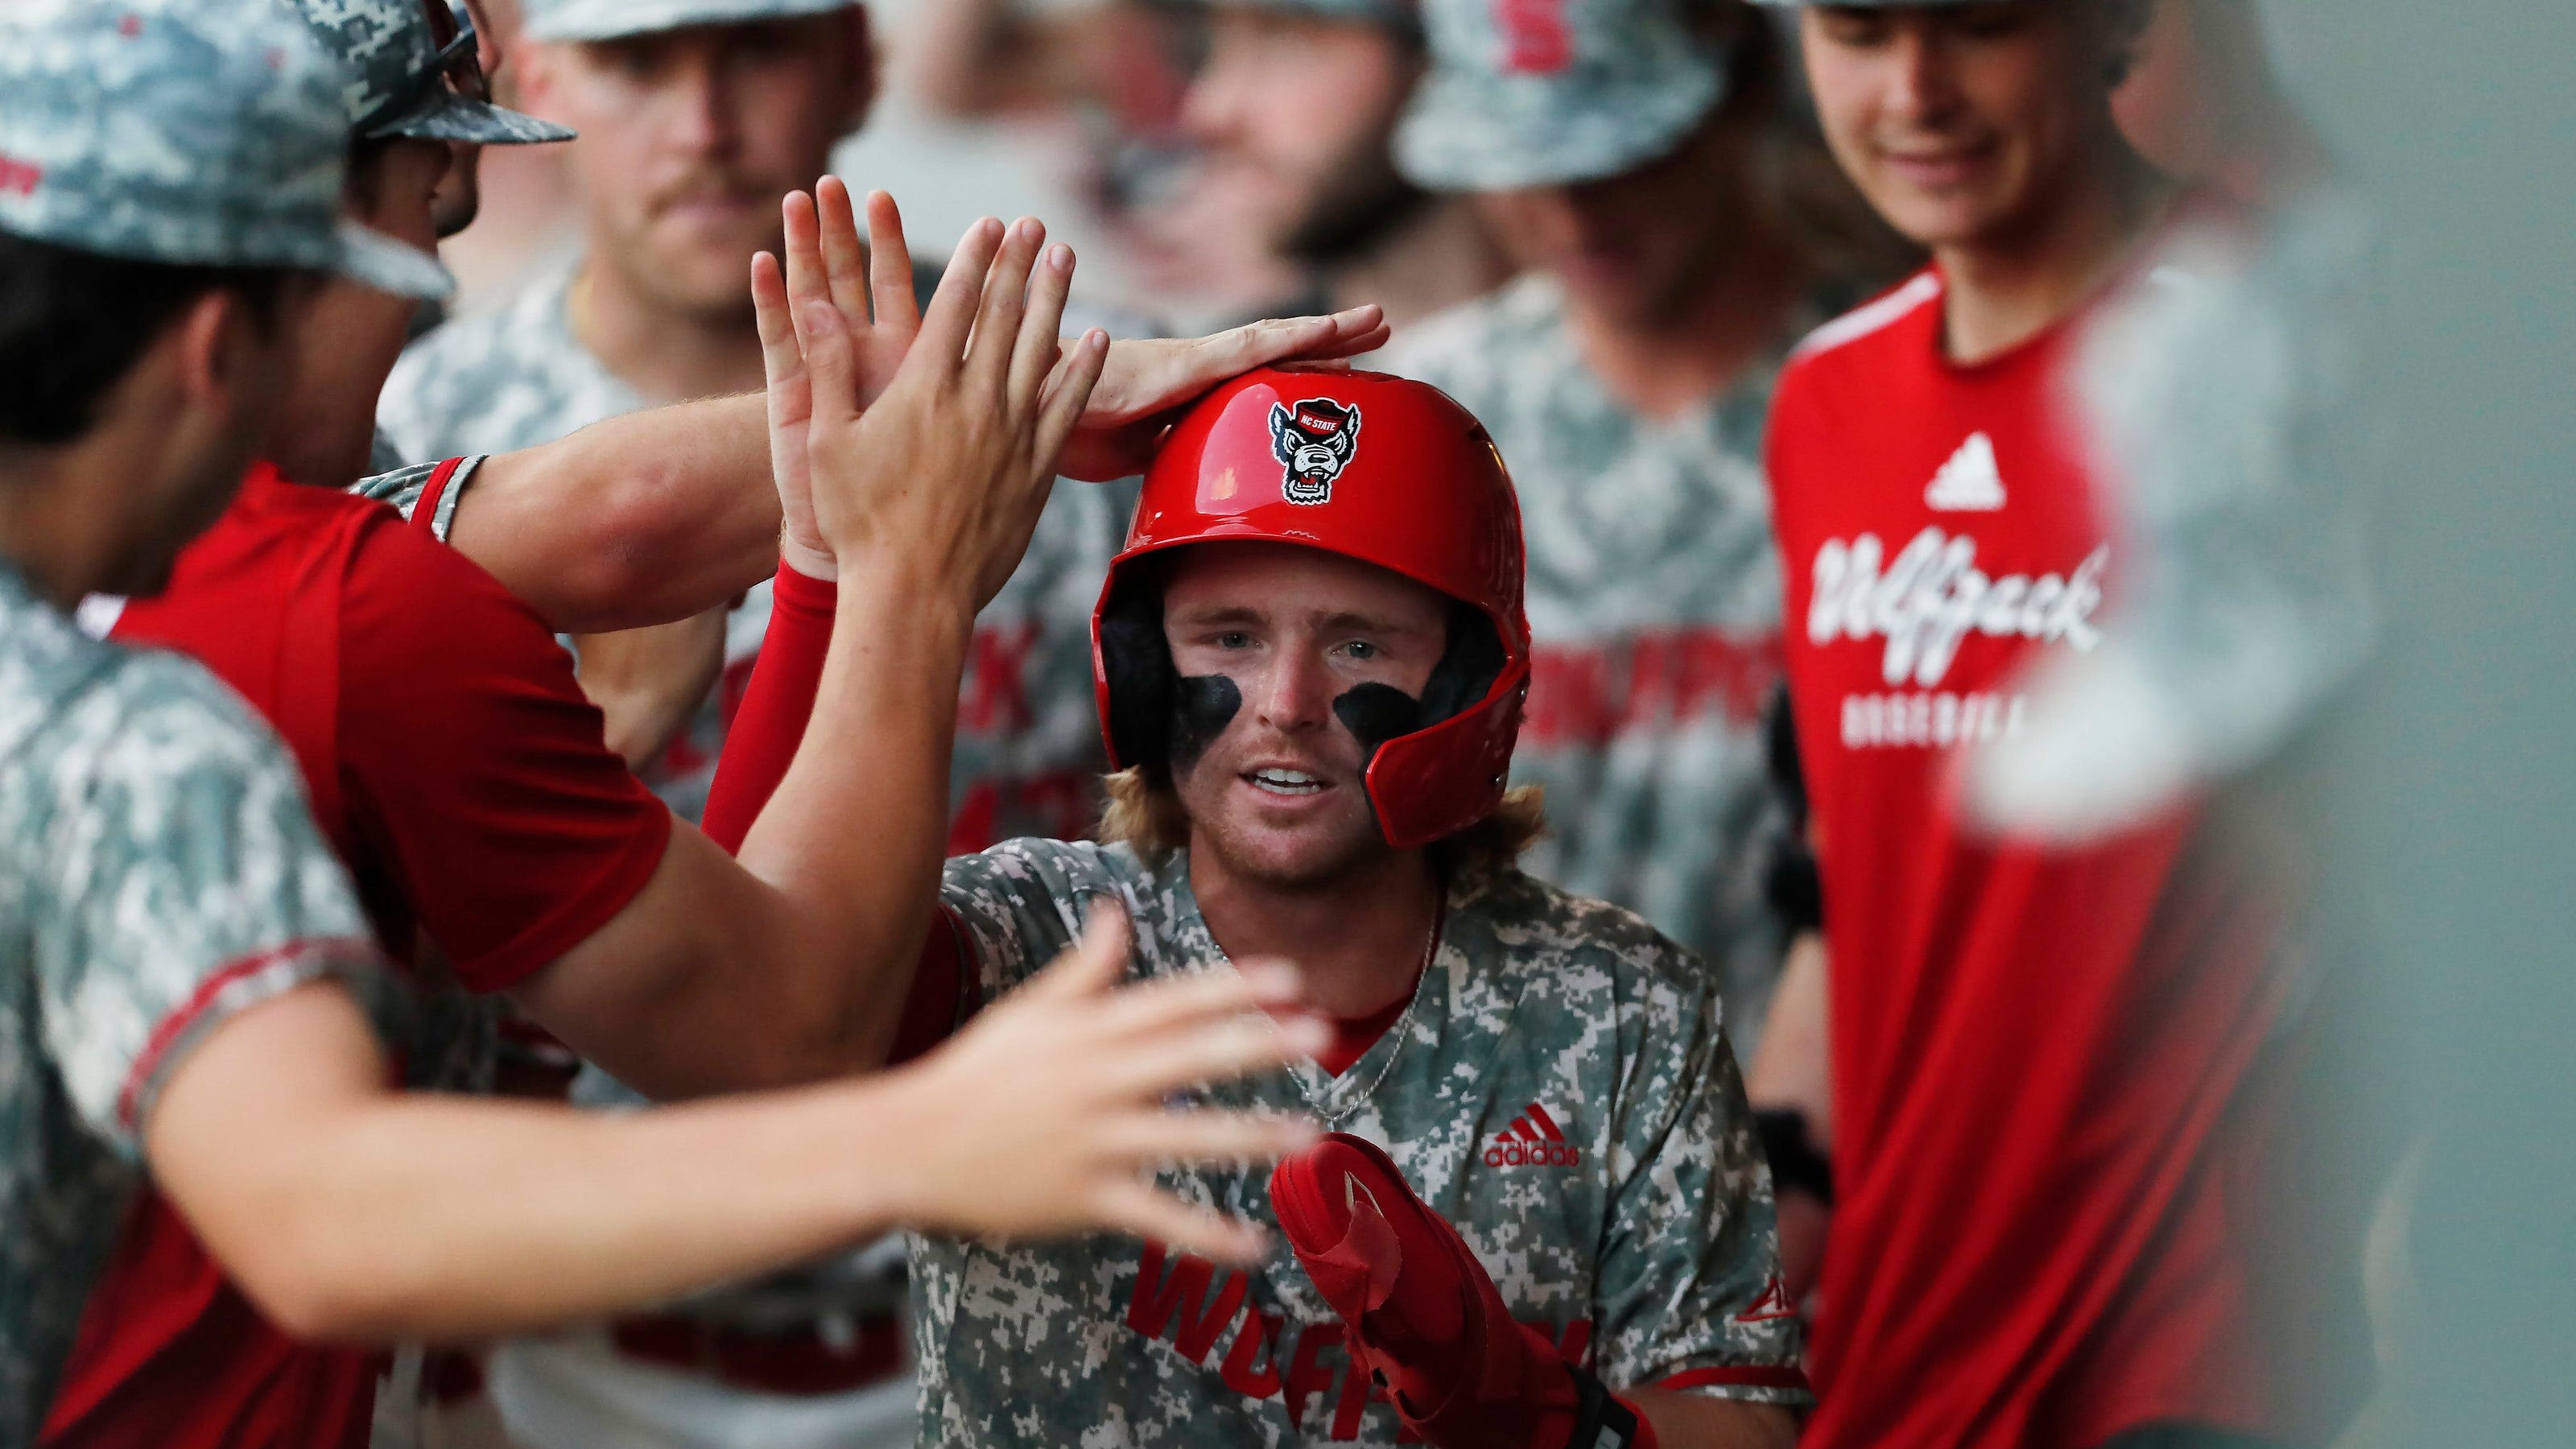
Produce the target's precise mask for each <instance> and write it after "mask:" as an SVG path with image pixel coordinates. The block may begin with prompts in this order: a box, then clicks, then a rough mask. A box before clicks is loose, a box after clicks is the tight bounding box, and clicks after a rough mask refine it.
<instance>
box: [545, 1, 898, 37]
mask: <svg viewBox="0 0 2576 1449" xmlns="http://www.w3.org/2000/svg"><path fill="white" fill-rule="evenodd" d="M861 3H862V0H522V3H521V5H520V7H519V8H520V12H521V15H520V21H521V24H522V25H523V26H524V27H525V29H526V31H527V35H528V38H529V39H531V40H615V39H617V38H618V37H620V36H626V35H650V34H652V33H654V32H655V31H660V30H685V29H687V28H689V27H690V26H693V25H746V24H749V23H751V22H753V21H757V20H791V19H794V18H796V17H798V16H801V15H826V14H829V13H831V12H832V11H835V10H850V9H855V8H857V6H858V5H859V4H861Z"/></svg>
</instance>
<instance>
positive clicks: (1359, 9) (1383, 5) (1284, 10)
mask: <svg viewBox="0 0 2576 1449" xmlns="http://www.w3.org/2000/svg"><path fill="white" fill-rule="evenodd" d="M1192 3H1193V4H1195V5H1196V6H1197V7H1198V8H1200V9H1203V10H1268V11H1273V12H1276V13H1279V14H1283V15H1304V16H1309V17H1312V18H1313V19H1316V20H1339V21H1347V22H1350V23H1352V24H1361V25H1376V26H1381V27H1383V28H1385V29H1388V30H1393V31H1397V32H1399V33H1401V34H1405V35H1415V36H1418V35H1420V34H1421V33H1422V5H1421V3H1420V0H1192Z"/></svg>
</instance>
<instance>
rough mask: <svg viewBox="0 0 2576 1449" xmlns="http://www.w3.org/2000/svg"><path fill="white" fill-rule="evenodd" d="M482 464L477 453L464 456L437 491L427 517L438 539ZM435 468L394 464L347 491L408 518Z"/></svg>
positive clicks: (441, 538)
mask: <svg viewBox="0 0 2576 1449" xmlns="http://www.w3.org/2000/svg"><path fill="white" fill-rule="evenodd" d="M377 441H378V442H379V443H380V444H381V443H382V442H383V434H381V433H380V434H378V435H377ZM377 452H378V454H379V457H378V458H377V461H378V462H382V461H383V458H382V456H381V454H382V452H383V449H382V448H381V447H379V448H378V449H377ZM441 461H444V460H441ZM397 462H399V460H397ZM482 464H483V459H482V456H481V455H480V454H477V455H476V456H474V457H470V458H467V459H465V460H464V461H463V462H462V463H460V464H459V465H458V466H457V469H456V474H455V476H454V477H452V478H450V479H449V480H448V482H447V491H446V492H444V493H442V494H440V495H439V498H438V512H437V514H436V515H435V516H434V517H432V518H431V519H430V521H429V533H430V536H431V537H432V538H435V539H437V540H438V541H439V542H440V543H445V542H447V535H448V532H449V531H450V530H452V529H453V528H455V527H456V504H457V501H458V500H459V499H461V498H463V497H464V496H465V485H466V484H467V483H468V482H469V481H471V480H472V479H473V477H474V470H475V469H476V468H479V467H481V466H482ZM437 471H438V464H437V463H414V464H412V465H411V466H410V467H407V468H406V467H401V466H396V467H394V468H393V469H391V470H390V471H387V472H383V473H378V474H375V475H373V476H372V477H366V478H361V479H359V480H358V481H357V482H355V483H352V484H350V485H349V491H350V492H352V493H355V494H357V495H358V496H359V497H361V498H372V499H374V500H376V501H377V502H378V503H383V504H388V505H390V506H391V507H392V508H393V511H394V512H396V513H399V514H401V515H402V516H403V517H404V518H406V519H408V518H410V517H411V516H412V515H413V514H414V513H416V512H418V511H419V510H420V500H421V499H422V498H424V497H426V496H427V495H428V492H429V479H430V475H431V474H433V473H436V472H437Z"/></svg>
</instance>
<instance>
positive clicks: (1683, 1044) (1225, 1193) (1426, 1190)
mask: <svg viewBox="0 0 2576 1449" xmlns="http://www.w3.org/2000/svg"><path fill="white" fill-rule="evenodd" d="M944 897H945V900H946V903H947V905H948V907H949V909H950V910H952V911H953V912H955V913H956V915H957V917H958V918H959V920H960V922H961V923H962V925H963V928H964V931H965V933H966V937H967V939H968V940H969V941H970V942H971V944H972V946H973V951H974V956H975V962H976V967H975V972H974V975H973V977H971V978H970V979H972V980H973V981H974V983H975V989H977V990H978V991H979V992H980V994H981V995H982V996H983V997H985V998H987V999H989V998H991V997H994V996H998V995H1000V994H1002V993H1004V992H1007V991H1009V990H1010V989H1012V988H1013V987H1014V986H1016V985H1018V984H1019V983H1020V982H1021V981H1022V980H1024V979H1025V978H1026V977H1028V976H1029V975H1030V974H1031V973H1033V972H1034V971H1036V970H1038V969H1039V968H1041V967H1043V966H1044V965H1045V964H1046V963H1047V962H1048V961H1049V960H1050V959H1051V958H1053V957H1054V956H1055V955H1056V954H1057V953H1058V952H1059V951H1061V950H1063V949H1064V948H1065V947H1066V946H1067V945H1068V944H1069V943H1070V942H1071V941H1072V940H1073V938H1074V936H1075V934H1076V932H1077V931H1078V929H1079V922H1080V918H1081V916H1082V914H1083V912H1084V911H1085V910H1086V909H1087V908H1088V906H1089V903H1090V902H1092V901H1093V900H1095V899H1097V898H1102V897H1107V898H1110V899H1114V900H1119V901H1122V902H1123V903H1125V905H1126V908H1127V909H1128V911H1129V912H1130V913H1131V914H1132V916H1133V917H1134V921H1135V928H1136V930H1135V937H1136V949H1135V958H1134V962H1133V964H1132V966H1131V967H1130V972H1131V974H1132V975H1134V976H1137V977H1152V976H1169V975H1177V974H1183V973H1188V972H1193V971H1202V970H1208V969H1214V968H1216V967H1217V966H1218V965H1219V964H1220V963H1222V962H1223V960H1224V957H1223V955H1222V954H1221V953H1220V952H1219V950H1218V949H1217V946H1216V943H1215V942H1214V940H1213V939H1212V938H1211V937H1210V936H1209V934H1208V929H1207V926H1206V924H1205V922H1204V921H1202V920H1201V918H1200V916H1199V910H1198V904H1197V901H1196V899H1195V897H1194V896H1193V895H1192V893H1191V890H1190V886H1189V879H1188V861H1187V857H1186V855H1176V856H1173V857H1171V858H1169V859H1168V860H1167V861H1166V862H1165V863H1164V864H1163V865H1162V866H1161V867H1160V868H1154V867H1149V866H1147V865H1146V864H1144V863H1143V862H1141V861H1140V860H1139V859H1138V858H1137V856H1136V855H1134V854H1133V853H1132V852H1131V851H1129V850H1128V849H1127V848H1125V847H1123V846H1121V847H1102V846H1099V845H1093V844H1075V843H1067V842H1061V841H1040V840H1020V841H1013V842H1011V843H1010V844H1007V845H1003V846H1000V847H997V848H995V849H993V850H989V851H986V852H984V853H983V854H981V855H975V856H967V857H961V858H959V859H955V860H952V861H950V862H949V863H948V868H947V882H946V889H945V891H944ZM1412 1011H1413V1015H1412V1017H1411V1019H1410V1022H1409V1023H1407V1024H1403V1025H1400V1026H1399V1027H1398V1028H1397V1029H1396V1030H1391V1031H1389V1032H1388V1033H1387V1035H1386V1036H1384V1037H1383V1038H1381V1039H1380V1040H1379V1041H1378V1042H1377V1043H1376V1044H1375V1045H1374V1046H1372V1047H1371V1048H1370V1049H1369V1051H1368V1053H1367V1054H1366V1055H1364V1056H1363V1057H1361V1058H1360V1059H1359V1061H1358V1062H1356V1063H1354V1064H1353V1065H1352V1067H1351V1068H1350V1070H1349V1071H1348V1072H1347V1073H1345V1074H1344V1075H1342V1076H1341V1077H1338V1078H1332V1079H1326V1078H1325V1077H1324V1076H1323V1074H1322V1072H1321V1070H1320V1069H1319V1068H1317V1067H1315V1066H1313V1065H1312V1064H1311V1063H1308V1064H1300V1066H1299V1067H1298V1068H1297V1069H1296V1072H1295V1075H1294V1076H1293V1078H1292V1077H1291V1076H1290V1075H1288V1074H1273V1075H1272V1076H1270V1077H1267V1078H1265V1079H1262V1080H1259V1081H1256V1082H1251V1083H1244V1084H1236V1085H1232V1086H1228V1087H1224V1088H1218V1089H1213V1090H1211V1091H1209V1092H1208V1093H1206V1094H1205V1095H1206V1099H1207V1100H1208V1101H1209V1102H1211V1103H1214V1104H1217V1105H1223V1106H1230V1107H1238V1108H1241V1107H1253V1108H1260V1109H1268V1110H1273V1111H1278V1112H1295V1113H1307V1112H1310V1111H1317V1110H1319V1109H1320V1112H1322V1113H1325V1114H1337V1113H1340V1112H1341V1111H1343V1110H1344V1109H1345V1108H1347V1109H1349V1115H1348V1116H1347V1117H1344V1118H1342V1119H1341V1124H1340V1125H1341V1126H1342V1128H1343V1130H1346V1131H1351V1132H1355V1133H1358V1134H1359V1135H1361V1136H1364V1137H1367V1138H1369V1139H1371V1140H1373V1141H1376V1142H1378V1143H1381V1144H1383V1145H1384V1146H1386V1147H1387V1149H1388V1150H1389V1151H1390V1152H1391V1153H1392V1154H1393V1155H1394V1157H1395V1159H1396V1161H1397V1162H1398V1163H1399V1164H1401V1165H1402V1166H1403V1168H1404V1171H1405V1175H1406V1177H1407V1178H1408V1179H1409V1180H1410V1181H1411V1182H1412V1184H1413V1185H1414V1187H1415V1188H1416V1189H1417V1190H1418V1191H1419V1192H1420V1193H1421V1194H1422V1197H1423V1200H1424V1201H1425V1202H1427V1203H1429V1204H1430V1205H1431V1207H1432V1208H1433V1209H1434V1210H1435V1211H1437V1212H1439V1213H1441V1214H1442V1215H1443V1216H1445V1217H1446V1218H1448V1219H1449V1221H1451V1222H1452V1223H1454V1224H1456V1225H1457V1227H1458V1229H1459V1231H1460V1233H1461V1234H1462V1235H1463V1236H1464V1237H1465V1238H1466V1239H1467V1241H1468V1243H1469V1245H1470V1246H1472V1247H1473V1248H1474V1249H1475V1251H1476V1254H1477V1256H1478V1257H1479V1258H1480V1259H1481V1260H1482V1261H1483V1262H1484V1264H1485V1266H1486V1267H1487V1269H1488V1270H1490V1271H1491V1272H1492V1274H1493V1277H1494V1281H1495V1283H1496V1284H1497V1285H1498V1286H1499V1287H1500V1289H1501V1291H1502V1294H1503V1297H1504V1299H1505V1300H1506V1301H1507V1302H1509V1303H1510V1304H1511V1305H1512V1308H1513V1311H1514V1313H1515V1314H1516V1315H1517V1316H1518V1317H1520V1318H1521V1319H1522V1320H1523V1321H1524V1322H1527V1323H1531V1324H1533V1325H1535V1326H1537V1327H1538V1328H1539V1329H1540V1330H1541V1331H1542V1332H1544V1333H1546V1334H1548V1335H1549V1336H1550V1337H1552V1338H1553V1339H1555V1340H1556V1342H1557V1343H1558V1344H1559V1345H1560V1346H1561V1348H1562V1349H1563V1351H1564V1352H1565V1353H1566V1354H1567V1355H1568V1356H1569V1357H1572V1358H1576V1359H1588V1360H1589V1361H1590V1362H1591V1363H1592V1364H1593V1366H1594V1369H1595V1371H1596V1372H1598V1373H1599V1374H1600V1375H1601V1376H1602V1378H1603V1379H1604V1380H1605V1381H1606V1382H1608V1383H1610V1384H1611V1385H1612V1386H1614V1387H1640V1386H1664V1387H1670V1388H1675V1389H1684V1390H1690V1391H1696V1392H1703V1393H1708V1394H1712V1395H1720V1396H1726V1397H1733V1398H1740V1399H1748V1400H1754V1401H1760V1402H1768V1403H1803V1402H1805V1400H1806V1393H1805V1389H1804V1387H1803V1384H1804V1380H1803V1379H1802V1378H1801V1377H1800V1376H1799V1374H1798V1371H1797V1368H1796V1364H1797V1361H1798V1334H1797V1329H1796V1324H1795V1320H1794V1319H1793V1318H1792V1317H1791V1316H1790V1314H1789V1312H1788V1310H1787V1308H1786V1305H1785V1304H1784V1303H1783V1302H1782V1301H1781V1300H1780V1297H1779V1295H1778V1293H1777V1288H1776V1282H1775V1279H1774V1277H1773V1274H1774V1269H1775V1264H1776V1251H1775V1246H1774V1237H1773V1227H1772V1208H1771V1186H1770V1178H1769V1174H1768V1172H1767V1171H1766V1170H1765V1168H1764V1166H1763V1164H1762V1160H1761V1156H1760V1151H1759V1148H1758V1146H1757V1144H1756V1142H1755V1140H1754V1138H1753V1135H1752V1132H1751V1128H1750V1124H1749V1117H1748V1114H1747V1112H1746V1109H1745V1106H1744V1098H1743V1089H1742V1086H1741V1084H1740V1083H1739V1081H1738V1079H1737V1075H1736V1067H1735V1058H1734V1056H1733V1054H1732V1053H1731V1052H1730V1051H1729V1050H1728V1048H1727V1043H1726V1037H1725V1034H1724V1032H1723V1031H1722V1030H1721V1029H1720V1025H1719V1010H1718V1005H1717V1001H1716V999H1715V997H1714V995H1713V994H1712V993H1711V992H1710V990H1709V988H1708V984H1707V973H1706V971H1705V970H1704V969H1703V968H1702V967H1701V966H1700V965H1699V963H1698V962H1697V961H1695V960H1694V959H1692V957H1691V955H1690V953H1689V952H1687V951H1685V950H1684V949H1682V948H1681V947H1680V946H1678V945H1676V944H1674V943H1673V942H1672V941H1670V940H1669V939H1667V938H1665V937H1663V936H1660V935H1658V934H1656V932H1655V931H1654V930H1653V929H1652V928H1651V927H1649V926H1647V925H1646V924H1645V923H1644V922H1643V921H1641V920H1639V919H1638V918H1637V917H1636V916H1634V915H1631V914H1630V913H1628V912H1626V911H1623V910H1620V909H1618V908H1617V907H1615V906H1609V905H1604V904H1602V903H1600V902H1596V901H1586V900H1579V899H1577V898H1575V897H1573V896H1570V895H1567V894H1566V893H1564V892H1563V891H1560V890H1558V889H1556V888H1555V887H1552V886H1548V885H1545V884H1542V883H1541V882H1539V881H1537V880H1535V879H1532V878H1531V877H1529V876H1526V875H1523V874H1521V873H1520V872H1518V871H1504V872H1500V873H1496V874H1491V875H1487V876H1484V877H1481V878H1479V879H1477V880H1475V881H1472V882H1464V883H1461V884H1459V885H1457V886H1455V887H1453V889H1452V891H1451V896H1450V901H1449V908H1448V915H1447V918H1446V923H1445V925H1444V927H1443V930H1442V934H1441V939H1440V946H1439V951H1438V955H1437V957H1436V959H1435V961H1434V963H1433V965H1432V968H1431V969H1430V971H1428V972H1427V973H1426V974H1425V976H1424V978H1423V982H1422V986H1421V988H1420V995H1419V998H1418V999H1417V1000H1416V1001H1415V1003H1414V1004H1413V1007H1412ZM1310 1094H1311V1095H1310ZM1160 1181H1161V1183H1162V1185H1163V1186H1164V1187H1165V1188H1167V1189H1170V1190H1173V1191H1175V1192H1178V1193H1179V1194H1181V1195H1182V1196H1183V1197H1185V1198H1187V1199H1188V1200H1190V1201H1192V1202H1194V1203H1197V1204H1200V1205H1202V1206H1216V1207H1220V1208H1223V1209H1225V1210H1228V1211H1231V1212H1235V1213H1239V1214H1242V1215H1244V1216H1246V1217H1248V1218H1251V1219H1253V1220H1255V1221H1264V1222H1267V1221H1272V1220H1273V1215H1272V1211H1271V1207H1270V1198H1269V1189H1268V1182H1269V1177H1268V1173H1267V1171H1266V1170H1261V1169H1236V1170H1229V1171H1196V1172H1187V1173H1182V1172H1167V1173H1165V1174H1163V1175H1162V1177H1161V1179H1160ZM913 1281H914V1294H915V1297H914V1321H915V1324H916V1328H915V1333H916V1336H917V1338H918V1348H919V1360H920V1372H921V1379H922V1401H923V1416H922V1442H923V1443H924V1444H926V1445H943V1446H950V1445H954V1446H964V1445H974V1446H994V1445H1005V1444H1010V1445H1019V1444H1025V1445H1047V1446H1058V1445H1083V1446H1103V1449H1106V1446H1111V1445H1157V1446H1159V1445H1181V1444H1208V1445H1243V1444H1257V1445H1286V1444H1322V1443H1336V1442H1340V1443H1348V1442H1358V1443H1366V1444H1393V1443H1395V1442H1396V1434H1397V1430H1398V1425H1397V1421H1396V1417H1395V1411H1394V1410H1393V1408H1392V1407H1390V1406H1388V1405H1387V1404H1385V1403H1383V1402H1381V1401H1373V1400H1372V1398H1371V1386H1370V1384H1369V1382H1368V1380H1367V1379H1366V1378H1365V1377H1364V1376H1361V1375H1355V1374H1352V1373H1350V1372H1349V1371H1348V1358H1347V1357H1346V1355H1345V1354H1344V1353H1343V1351H1342V1349H1341V1346H1340V1339H1341V1334H1342V1328H1341V1324H1340V1322H1339V1320H1338V1319H1337V1318H1336V1317H1335V1316H1334V1314H1333V1312H1332V1310H1331V1309H1330V1308H1329V1307H1327V1306H1326V1305H1325V1303H1324V1302H1323V1300H1322V1299H1321V1298H1320V1297H1319V1296H1318V1295H1317V1294H1316V1293H1315V1291H1314V1288H1313V1286H1312V1285H1311V1284H1310V1283H1309V1282H1308V1281H1307V1279H1306V1276H1305V1274H1304V1272H1303V1271H1302V1270H1300V1269H1299V1268H1298V1267H1297V1266H1296V1264H1295V1263H1294V1261H1293V1260H1290V1259H1287V1258H1285V1257H1282V1258H1280V1259H1278V1260H1277V1261H1274V1262H1273V1263H1272V1264H1270V1265H1269V1266H1268V1267H1266V1268H1264V1269H1261V1270H1259V1271H1256V1272H1250V1273H1244V1272H1236V1271H1231V1270H1228V1269H1223V1268H1219V1267H1216V1266H1215V1265H1213V1264H1210V1263H1207V1262H1204V1261H1199V1260H1196V1259H1192V1258H1190V1257H1188V1256H1187V1255H1184V1254H1179V1253H1174V1252H1170V1251H1166V1250H1165V1249H1163V1248H1161V1247H1160V1246H1158V1245H1155V1244H1151V1243H1144V1244H1140V1243H1138V1242H1136V1241H1134V1240H1132V1239H1126V1238H1110V1237H1100V1238H1091V1239H1085V1240H1079V1241H1075V1242H1071V1243H1065V1244H1057V1245H1026V1246H1008V1247H1005V1246H996V1245H992V1244H986V1243H980V1242H969V1241H963V1240H959V1239H950V1238H928V1239H923V1240H921V1241H919V1242H918V1243H917V1244H916V1247H915V1250H914V1255H913Z"/></svg>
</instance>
